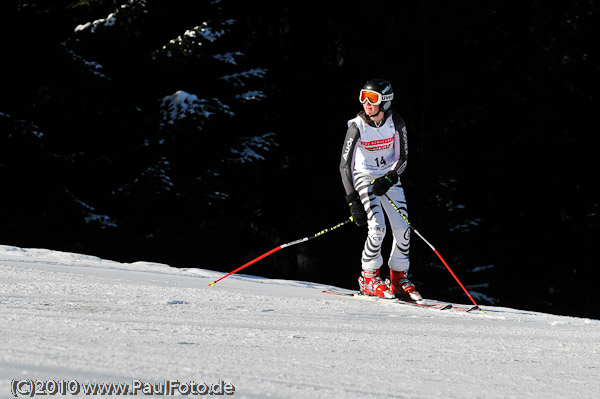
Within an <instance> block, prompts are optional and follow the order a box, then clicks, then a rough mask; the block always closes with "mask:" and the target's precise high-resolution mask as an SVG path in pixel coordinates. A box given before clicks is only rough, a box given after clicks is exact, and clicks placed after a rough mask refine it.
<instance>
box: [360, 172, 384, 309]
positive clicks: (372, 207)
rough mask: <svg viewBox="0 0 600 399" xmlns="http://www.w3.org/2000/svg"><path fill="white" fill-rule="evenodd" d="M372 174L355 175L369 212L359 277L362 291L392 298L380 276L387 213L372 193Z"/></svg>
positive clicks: (366, 209) (362, 199) (378, 198)
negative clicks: (361, 270)
mask: <svg viewBox="0 0 600 399" xmlns="http://www.w3.org/2000/svg"><path fill="white" fill-rule="evenodd" d="M371 180H372V176H370V175H360V174H359V175H357V176H355V187H356V189H357V191H358V193H359V196H360V199H361V202H362V203H363V206H364V207H365V211H366V213H367V227H368V232H367V239H366V240H365V245H364V247H363V251H362V257H361V266H362V269H363V272H362V273H361V277H359V285H360V289H361V291H362V292H364V293H365V294H367V295H376V296H380V297H384V298H392V297H393V295H392V293H391V291H390V290H389V287H388V286H387V285H386V284H385V283H384V282H383V281H382V280H381V278H380V270H379V269H380V268H381V266H382V265H383V258H382V257H381V245H382V244H383V239H384V237H385V232H386V227H385V215H384V213H383V209H382V207H381V198H380V197H377V196H375V195H373V194H372V193H371V189H370V188H371Z"/></svg>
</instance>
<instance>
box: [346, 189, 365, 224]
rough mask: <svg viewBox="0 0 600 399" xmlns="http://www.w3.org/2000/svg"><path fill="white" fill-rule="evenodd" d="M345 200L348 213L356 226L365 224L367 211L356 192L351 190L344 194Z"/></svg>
mask: <svg viewBox="0 0 600 399" xmlns="http://www.w3.org/2000/svg"><path fill="white" fill-rule="evenodd" d="M346 202H347V203H348V205H349V206H350V214H351V215H352V220H354V223H356V225H357V226H364V225H365V224H367V212H365V208H364V207H363V204H362V202H360V198H359V197H358V193H357V192H356V191H353V192H352V193H350V194H348V195H346Z"/></svg>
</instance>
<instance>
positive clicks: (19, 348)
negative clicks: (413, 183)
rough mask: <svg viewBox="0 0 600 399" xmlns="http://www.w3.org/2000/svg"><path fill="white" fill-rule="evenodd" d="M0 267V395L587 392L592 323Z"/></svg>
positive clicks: (285, 288)
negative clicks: (153, 390) (52, 384)
mask: <svg viewBox="0 0 600 399" xmlns="http://www.w3.org/2000/svg"><path fill="white" fill-rule="evenodd" d="M200 266H203V265H200ZM0 273H1V275H2V278H1V279H0V320H1V323H0V337H1V342H2V344H1V346H0V398H9V397H12V395H11V393H10V392H11V391H10V389H11V381H12V380H13V379H33V380H36V379H38V380H49V379H53V380H60V379H66V380H77V381H79V382H129V383H131V382H132V380H141V381H144V382H151V383H154V382H161V381H164V380H165V379H172V380H179V381H182V382H187V381H195V382H196V383H207V384H212V383H215V382H218V381H219V380H220V379H222V380H224V381H225V382H229V383H231V384H233V386H235V393H234V395H233V397H236V398H265V397H272V398H308V397H326V398H330V397H335V398H359V397H360V398H445V399H448V398H486V399H489V398H536V399H538V398H546V399H548V398H567V397H568V398H594V397H598V396H597V395H598V394H599V392H600V378H599V377H600V328H599V327H600V321H598V320H591V319H582V318H574V317H565V316H555V315H551V314H543V313H537V312H530V311H525V310H517V309H507V308H497V307H488V306H482V308H483V309H484V310H486V312H485V313H469V314H466V313H462V312H452V311H435V310H430V309H418V308H413V307H409V306H402V305H394V304H386V303H377V302H372V301H360V300H355V299H352V298H344V297H338V296H333V295H325V294H322V293H321V291H322V290H323V289H328V288H332V287H329V286H324V285H319V284H313V283H307V282H298V281H285V280H270V279H264V278H258V277H252V276H247V275H243V276H242V275H233V276H231V277H228V278H227V279H224V280H222V281H221V282H219V283H217V284H216V285H215V286H214V287H209V286H208V284H209V283H210V282H211V281H214V280H215V279H217V278H218V277H220V276H222V275H223V274H224V273H218V272H213V271H210V270H205V269H200V268H198V269H196V268H190V269H176V268H172V267H169V266H167V265H161V264H156V263H149V262H136V263H132V264H124V263H118V262H112V261H107V260H103V259H99V258H95V257H91V256H85V255H77V254H71V253H64V252H57V251H49V250H41V249H22V248H16V247H10V246H0ZM465 303H466V302H465ZM138 395H139V396H144V395H143V394H141V393H138ZM80 396H82V395H80ZM56 397H72V396H71V395H69V394H67V395H64V396H61V395H57V396H56ZM87 397H91V396H87ZM110 397H118V396H114V395H113V396H110ZM128 397H133V396H128Z"/></svg>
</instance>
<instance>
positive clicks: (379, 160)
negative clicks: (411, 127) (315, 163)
mask: <svg viewBox="0 0 600 399" xmlns="http://www.w3.org/2000/svg"><path fill="white" fill-rule="evenodd" d="M393 98H394V91H393V89H392V85H391V84H390V82H388V81H387V80H383V79H373V80H369V81H368V82H367V83H365V85H364V86H363V88H362V90H361V91H360V98H359V99H360V103H361V104H362V106H363V111H361V112H359V113H358V114H357V116H356V117H355V118H354V119H351V120H349V121H348V130H347V132H346V139H345V140H344V145H343V148H342V158H341V162H340V173H341V175H342V182H343V185H344V189H345V192H346V197H345V198H346V202H347V203H348V204H349V206H350V213H351V215H352V218H353V220H354V222H355V223H356V224H357V225H358V226H364V225H365V224H366V225H367V226H368V233H367V239H366V242H365V245H364V248H363V251H362V259H361V266H362V273H361V276H360V277H359V278H358V282H359V286H360V291H361V292H362V293H364V294H366V295H373V296H378V297H382V298H394V297H398V298H403V299H410V300H413V301H421V300H422V299H423V298H422V297H421V295H420V294H419V292H418V291H417V289H416V288H415V286H414V284H413V283H411V282H410V280H408V276H407V274H408V268H409V259H408V250H409V245H410V229H409V227H408V224H407V223H406V222H405V221H404V219H403V218H402V216H401V215H400V214H399V213H398V212H397V211H396V210H395V209H394V208H393V206H392V204H391V203H390V202H389V201H388V200H387V198H385V197H383V195H384V194H387V195H388V196H389V198H390V199H391V200H392V201H394V203H395V204H396V205H397V206H398V208H399V209H400V210H401V211H402V212H403V213H404V214H405V215H406V214H407V211H406V199H405V197H404V190H403V189H402V184H401V183H400V180H399V178H398V177H399V175H400V174H401V173H402V172H403V171H404V169H405V168H406V161H407V156H408V147H407V133H406V125H405V123H404V120H403V119H402V117H400V115H398V114H397V113H396V112H394V111H392V110H391V109H390V106H391V103H392V100H393ZM384 212H385V214H386V215H387V217H388V220H389V222H390V226H391V229H392V234H393V238H394V239H393V244H392V245H393V247H392V251H391V254H390V258H389V261H388V266H389V268H390V279H389V280H386V281H383V280H382V279H381V271H380V270H381V267H382V265H383V258H382V256H381V245H382V243H383V239H384V237H385V234H386V221H385V215H384Z"/></svg>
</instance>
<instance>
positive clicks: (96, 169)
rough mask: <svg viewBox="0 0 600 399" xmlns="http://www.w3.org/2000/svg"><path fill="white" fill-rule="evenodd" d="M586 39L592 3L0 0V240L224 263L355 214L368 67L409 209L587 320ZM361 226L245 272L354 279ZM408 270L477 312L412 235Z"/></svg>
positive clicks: (465, 263) (591, 212)
mask: <svg viewBox="0 0 600 399" xmlns="http://www.w3.org/2000/svg"><path fill="white" fill-rule="evenodd" d="M238 3H241V4H238ZM599 27H600V4H599V3H598V2H594V1H593V0H587V1H578V0H572V1H554V2H547V1H541V0H537V1H536V0H528V1H519V2H511V1H501V0H483V1H452V2H447V1H446V2H444V1H433V0H422V1H372V2H364V1H362V2H352V1H321V2H316V1H285V0H281V1H275V0H269V1H257V2H231V1H226V0H224V1H196V0H194V1H192V0H147V1H143V0H129V1H125V0H68V1H60V0H56V1H42V0H31V1H3V2H2V5H0V49H1V51H0V94H1V95H0V178H1V184H2V197H1V205H0V214H1V215H0V216H1V219H0V244H3V245H15V246H20V247H42V248H49V249H55V250H63V251H72V252H79V253H86V254H91V255H96V256H99V257H102V258H107V259H112V260H118V261H123V262H132V261H139V260H146V261H154V262H163V263H167V264H170V265H172V266H175V267H200V268H206V269H212V270H218V271H223V272H229V271H231V270H233V269H235V268H237V267H238V266H240V265H242V264H244V263H246V262H247V261H249V260H251V259H253V258H255V257H256V256H258V255H260V254H262V253H264V252H266V251H268V250H270V249H272V248H274V247H276V246H278V245H280V244H283V243H286V242H290V241H293V240H296V239H298V238H302V237H305V236H308V235H312V234H314V233H316V232H318V231H320V230H322V229H324V228H327V227H330V226H333V225H335V224H337V223H339V222H341V221H343V220H345V219H346V218H347V217H348V216H349V212H348V207H347V204H346V203H345V202H344V192H343V187H342V184H341V180H340V176H339V171H338V165H339V159H340V155H341V151H342V146H343V139H344V135H345V131H346V121H347V120H348V119H350V118H352V117H353V116H354V115H355V114H356V113H357V112H358V111H359V110H360V109H361V106H360V104H359V103H358V101H357V97H358V91H359V90H360V88H361V87H362V85H363V83H364V82H365V81H367V80H368V79H372V78H379V77H381V78H385V79H388V80H389V81H391V82H392V84H393V87H394V92H395V99H394V101H393V108H394V109H395V110H396V111H397V112H399V113H400V114H401V115H402V116H403V117H404V119H405V120H406V122H407V127H408V131H409V162H408V168H407V170H406V172H405V173H404V174H403V175H402V181H403V183H404V186H405V192H406V195H407V199H408V204H409V218H410V219H411V222H412V224H413V225H415V226H416V227H417V228H418V229H419V231H420V232H421V233H423V234H424V235H425V237H426V238H427V239H428V240H429V241H430V242H432V243H433V244H434V245H435V246H436V248H437V249H438V250H439V251H440V253H441V254H442V255H443V256H444V258H445V259H446V260H447V261H448V263H449V264H450V266H451V267H452V268H453V270H454V271H455V272H456V273H457V275H458V276H459V277H460V278H461V280H462V281H463V282H464V283H465V284H466V285H467V287H468V288H469V290H470V291H472V292H473V293H475V294H476V295H477V298H478V299H479V300H480V302H481V303H482V304H495V305H501V306H511V307H518V308H522V309H529V310H541V311H548V312H551V313H555V314H569V315H577V316H587V317H596V318H597V317H600V311H599V310H598V309H600V297H599V296H598V295H597V294H596V289H595V288H596V286H597V283H598V279H599V277H600V271H599V270H598V269H599V268H600V262H599V261H598V258H597V256H598V254H597V252H596V249H597V247H598V244H600V240H599V238H600V216H599V214H598V212H599V195H598V177H599V174H598V170H599V168H598V165H597V164H598V160H597V159H598V150H599V149H600V138H599V128H600V118H599V117H598V110H599V109H600V108H599V105H600V104H599V101H598V93H597V90H596V88H597V82H598V81H599V77H598V70H599V65H600V63H599V62H600V57H599V54H600V49H599V47H600V44H599V43H600V41H599V40H598V39H599V38H600V34H599V33H600V32H599V29H600V28H599ZM594 75H595V76H594ZM594 81H595V82H596V83H594ZM176 98H180V99H182V100H184V101H183V102H180V103H176V102H173V101H172V100H174V99H176ZM365 236H366V230H365V229H364V228H359V227H356V226H354V225H351V226H348V227H344V228H342V229H340V230H336V231H335V232H332V233H330V234H327V235H324V236H322V237H320V238H318V239H316V240H313V241H310V242H308V243H305V244H301V245H297V246H294V247H291V248H289V249H285V250H283V251H280V252H278V253H277V254H274V255H273V256H271V257H269V258H266V259H264V260H263V261H261V262H259V263H256V264H255V265H253V266H252V267H251V268H248V269H246V270H245V272H246V273H249V274H255V275H261V276H269V277H275V278H286V279H298V280H306V281H314V282H321V283H327V284H334V285H338V286H342V287H346V288H356V287H357V284H356V279H357V277H358V275H359V272H360V252H361V250H362V245H363V241H364V238H365ZM386 240H387V244H386V245H385V246H384V248H385V249H384V254H386V255H387V253H389V246H390V245H391V237H387V238H386ZM386 251H387V252H386ZM411 262H412V266H411V275H412V280H413V281H414V282H415V283H416V284H417V286H418V288H419V290H420V291H421V293H422V294H423V295H424V296H426V297H431V298H438V299H445V300H453V301H459V302H463V303H467V302H468V298H466V297H465V295H464V294H463V293H462V291H461V290H460V288H459V287H458V286H457V284H456V283H455V282H454V280H453V279H452V277H451V276H450V274H449V273H448V272H447V271H446V269H445V268H444V267H443V265H441V264H440V262H439V261H438V259H437V257H436V256H435V255H434V254H433V253H432V252H431V251H430V250H429V248H428V247H427V246H426V245H425V244H424V243H422V242H420V241H419V239H418V238H417V237H416V236H415V235H413V241H412V246H411Z"/></svg>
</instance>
